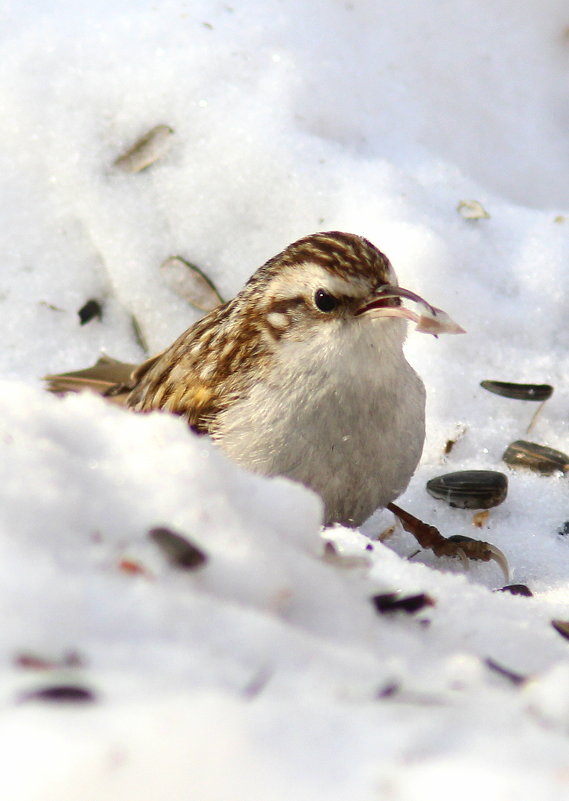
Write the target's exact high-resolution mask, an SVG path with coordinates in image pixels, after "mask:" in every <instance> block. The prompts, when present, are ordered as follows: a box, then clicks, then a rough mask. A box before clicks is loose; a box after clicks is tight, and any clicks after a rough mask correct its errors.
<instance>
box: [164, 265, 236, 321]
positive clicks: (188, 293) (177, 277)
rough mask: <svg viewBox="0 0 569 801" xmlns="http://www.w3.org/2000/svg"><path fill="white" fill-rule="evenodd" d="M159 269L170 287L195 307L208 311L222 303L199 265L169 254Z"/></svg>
mask: <svg viewBox="0 0 569 801" xmlns="http://www.w3.org/2000/svg"><path fill="white" fill-rule="evenodd" d="M160 269H161V271H162V276H163V278H164V281H165V282H166V284H167V285H168V286H169V287H170V289H172V290H174V292H176V294H177V295H179V296H180V297H181V298H184V300H187V301H188V303H191V304H192V306H195V307H196V309H200V311H204V312H208V311H211V310H212V309H215V307H216V306H219V304H220V303H223V298H222V297H221V295H220V294H219V292H218V291H217V288H216V286H215V284H214V283H213V281H211V279H210V278H208V277H207V275H206V274H205V273H204V272H203V271H202V270H200V268H199V267H197V266H196V265H195V264H192V262H190V261H187V260H186V259H183V258H182V257H181V256H170V257H169V258H167V259H166V260H165V261H163V262H162V264H161V265H160Z"/></svg>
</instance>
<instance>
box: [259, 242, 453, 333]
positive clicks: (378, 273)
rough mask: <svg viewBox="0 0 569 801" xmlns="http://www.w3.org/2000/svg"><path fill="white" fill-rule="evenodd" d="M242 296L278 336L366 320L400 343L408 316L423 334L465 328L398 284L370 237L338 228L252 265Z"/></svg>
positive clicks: (363, 327)
mask: <svg viewBox="0 0 569 801" xmlns="http://www.w3.org/2000/svg"><path fill="white" fill-rule="evenodd" d="M243 294H244V296H245V297H246V299H247V305H249V306H250V308H253V307H254V308H255V314H256V315H257V317H258V319H261V320H262V321H263V325H264V327H265V330H266V331H267V332H268V334H269V336H270V337H271V338H273V339H274V340H276V341H278V340H281V339H283V340H290V341H303V340H306V339H308V338H310V337H311V336H316V335H318V334H321V333H324V332H326V331H328V332H330V333H331V332H335V331H339V330H346V331H347V330H350V331H351V332H353V333H355V334H357V333H358V332H364V331H370V326H371V327H372V328H374V329H375V331H376V333H378V332H377V324H378V323H380V324H381V325H387V326H389V331H390V333H391V334H393V335H394V336H396V337H397V338H398V339H400V340H401V341H403V338H404V336H405V326H404V324H403V321H404V320H405V319H407V320H411V321H413V322H415V323H416V324H417V329H416V330H418V331H420V332H423V333H430V334H435V335H436V334H439V333H455V334H456V333H462V331H463V329H462V328H460V326H458V325H457V324H456V323H454V322H453V321H452V320H451V319H450V317H449V316H448V315H447V314H446V313H445V312H443V311H442V310H441V309H437V308H435V307H434V306H431V305H430V304H429V303H427V302H426V301H425V300H423V298H421V297H419V295H416V294H415V293H413V292H411V291H410V290H407V289H404V288H402V287H399V286H398V283H397V277H396V275H395V272H394V270H393V267H392V266H391V263H390V261H389V259H388V258H387V257H386V256H385V255H384V254H383V253H381V251H379V250H378V249H377V248H376V247H375V246H374V245H372V244H371V242H368V240H367V239H364V238H363V237H360V236H355V235H354V234H345V233H340V232H338V231H331V232H328V233H318V234H312V235H311V236H307V237H304V238H303V239H300V240H298V241H297V242H294V243H293V244H292V245H289V246H288V247H287V248H286V249H285V250H284V251H283V252H282V253H280V254H278V255H277V256H275V257H274V258H273V259H271V260H270V261H268V262H267V263H266V264H265V265H264V266H263V267H261V268H260V269H259V270H257V272H256V273H255V274H254V275H253V276H252V278H251V279H250V280H249V282H248V283H247V285H246V287H245V289H244V290H243ZM404 301H411V302H412V303H413V304H415V306H416V307H417V310H413V309H410V308H409V307H408V306H407V305H405V304H404ZM380 321H381V322H380Z"/></svg>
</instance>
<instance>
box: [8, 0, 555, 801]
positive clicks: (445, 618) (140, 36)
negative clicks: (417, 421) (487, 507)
mask: <svg viewBox="0 0 569 801" xmlns="http://www.w3.org/2000/svg"><path fill="white" fill-rule="evenodd" d="M245 5H246V7H240V6H238V5H235V6H230V5H227V4H223V3H217V2H213V1H212V0H207V1H206V0H203V2H195V3H192V4H187V3H185V2H182V0H172V2H158V3H152V4H150V3H146V2H143V3H140V2H137V3H135V2H134V1H133V0H122V2H116V0H115V2H113V3H110V2H107V1H106V0H97V2H94V3H91V4H90V6H89V9H84V8H81V7H79V6H78V5H77V4H74V3H66V2H63V0H60V2H57V3H55V4H54V3H50V4H47V3H43V2H36V3H34V9H33V13H32V11H31V9H27V8H26V7H25V5H16V4H13V5H12V6H7V7H6V8H5V9H3V10H2V26H1V30H0V54H1V58H0V65H1V66H0V85H1V87H2V104H3V121H2V128H1V130H0V138H1V141H2V147H1V148H0V165H1V169H0V202H1V204H2V220H3V225H2V227H1V230H0V242H1V249H2V270H1V276H0V319H1V321H2V340H3V347H2V350H1V351H0V375H1V377H2V378H1V386H0V449H1V454H2V456H1V459H0V471H1V481H0V519H1V525H0V549H1V551H2V559H1V561H0V576H1V581H0V603H1V604H2V609H3V615H2V627H1V628H0V665H1V669H2V678H3V681H2V685H1V687H2V692H1V697H0V703H1V704H2V716H1V717H0V753H2V756H3V759H2V770H1V771H0V796H1V797H2V798H7V799H8V798H9V799H15V800H16V801H23V800H24V799H25V800H26V801H27V800H28V799H30V801H36V800H37V801H40V800H41V801H52V799H57V801H75V799H77V798H81V799H82V800H83V801H91V800H92V801H102V800H103V799H104V800H105V801H109V799H112V801H115V800H118V801H132V799H137V801H173V799H200V801H209V800H210V799H211V801H214V800H215V801H225V800H226V799H227V800H231V801H232V800H233V799H235V800H236V801H244V800H246V801H257V800H258V799H259V800H260V799H262V800H263V801H267V800H269V801H273V800H274V801H279V800H280V799H281V798H282V799H287V801H288V799H290V798H294V799H295V800H296V801H305V800H306V801H319V799H322V801H334V800H335V799H338V801H340V799H342V801H344V799H346V798H350V799H354V801H368V799H377V798H381V799H398V800H399V799H402V800H403V801H419V800H420V801H430V799H435V798H436V799H437V801H447V799H448V801H450V800H451V799H452V801H454V799H455V797H456V796H457V794H460V796H461V797H463V798H467V799H469V798H473V799H474V798H476V799H479V798H485V799H490V800H492V799H496V801H502V800H503V799H508V798H514V797H515V798H516V799H518V801H524V800H525V799H528V801H529V799H532V801H533V799H535V798H536V797H538V798H540V799H541V798H543V799H550V798H551V799H559V798H564V797H565V796H566V795H567V794H568V787H569V765H568V764H567V746H568V742H567V738H568V736H569V661H568V648H569V643H568V642H567V640H566V639H565V638H564V637H563V636H562V634H561V633H560V631H561V632H563V631H564V630H565V631H566V628H565V629H564V625H565V624H566V623H567V621H568V620H569V607H568V599H569V595H568V592H567V577H568V575H569V550H568V549H569V542H568V538H567V536H566V534H564V533H563V532H564V531H566V527H564V523H565V521H566V520H567V517H568V514H567V487H566V484H565V481H566V479H565V478H564V476H563V475H561V474H558V475H553V476H550V477H547V478H545V477H542V476H539V475H536V474H533V473H529V472H528V473H524V472H514V471H508V468H506V467H505V465H504V464H503V462H502V461H501V455H502V453H503V451H504V449H505V447H506V446H507V445H508V444H509V443H510V442H511V441H513V440H515V439H519V438H523V437H524V436H525V429H526V427H527V424H528V422H529V419H530V416H531V412H532V411H533V409H532V410H530V409H528V408H527V405H526V404H524V403H523V402H517V401H509V400H505V399H501V398H496V396H491V395H490V394H488V393H485V392H484V391H483V390H481V389H480V388H479V381H480V380H482V379H499V380H505V381H525V382H538V383H539V382H547V383H550V384H552V385H553V386H554V387H555V393H554V395H553V397H552V398H551V400H549V401H548V403H547V406H546V407H545V409H544V410H543V412H542V414H541V416H540V418H539V420H538V422H537V423H536V426H535V428H534V430H533V431H532V438H533V439H535V441H536V442H539V443H542V444H545V445H549V446H551V447H554V448H558V449H561V450H565V451H567V450H569V423H568V420H567V388H566V387H567V384H566V380H567V378H566V377H567V375H568V374H569V364H568V359H569V357H568V355H567V354H568V352H569V349H568V347H567V344H568V335H567V324H566V318H567V310H566V297H567V294H568V291H569V286H568V284H569V277H568V275H569V274H568V272H567V260H568V257H569V237H568V234H567V230H568V229H567V225H568V224H569V223H568V222H567V214H568V210H567V208H566V187H567V184H568V180H569V175H568V172H569V161H568V159H567V141H566V110H567V78H566V69H567V58H568V57H569V45H568V42H567V35H566V26H567V23H568V20H567V15H566V8H565V6H564V4H563V3H561V2H557V1H556V0H548V2H546V3H545V5H544V4H543V3H541V4H539V8H538V6H537V5H535V7H534V6H533V5H532V4H525V5H522V6H520V5H519V4H518V3H514V2H513V0H498V2H494V3H493V4H492V7H491V8H490V7H489V6H487V5H484V4H480V3H473V2H471V0H457V2H455V3H454V4H452V6H450V5H448V4H447V3H444V2H442V0H435V2H433V3H428V4H425V3H420V2H409V3H405V4H400V3H397V2H395V0H382V2H381V3H378V2H372V0H361V1H360V0H358V1H357V2H353V3H341V2H330V0H326V2H325V0H311V1H310V2H309V3H306V2H304V0H303V2H301V1H300V0H286V2H279V1H278V0H262V2H261V0H258V1H257V0H250V2H248V3H247V4H245ZM157 127H158V128H159V130H160V131H162V133H163V134H164V136H163V137H162V140H161V144H160V153H158V156H159V158H157V160H156V162H155V163H153V164H151V166H147V167H146V169H144V170H142V171H140V172H136V170H135V169H133V168H132V158H131V156H130V155H129V157H128V165H130V166H128V169H126V168H125V165H124V162H123V167H122V168H121V166H120V157H121V156H123V155H124V154H126V153H127V151H128V150H129V148H130V146H131V145H132V144H133V142H135V141H136V140H137V139H138V138H139V137H140V136H142V135H144V134H145V133H146V132H147V131H149V130H151V129H153V128H157ZM172 132H173V133H172ZM166 134H167V136H166ZM166 141H167V143H168V147H166V146H165V143H166ZM147 158H148V154H145V155H144V159H147ZM117 159H119V162H118V164H117ZM560 204H565V207H563V205H560ZM457 209H461V210H462V211H461V212H460V213H458V212H457ZM465 209H466V210H467V212H468V213H466V214H465V212H464V210H465ZM473 210H474V211H473ZM477 210H478V211H477ZM480 210H481V211H480ZM331 229H340V230H346V231H352V232H354V233H359V234H362V235H364V236H367V237H368V238H369V239H371V240H372V241H373V242H374V243H375V244H377V245H378V246H379V247H380V248H381V249H383V250H384V251H385V252H386V253H387V254H388V255H389V257H390V259H391V260H392V262H393V263H394V265H395V268H396V270H397V272H398V274H399V278H400V280H401V282H402V284H404V285H405V286H408V287H409V288H411V289H413V290H415V291H416V292H420V293H422V294H424V295H425V296H427V297H428V298H429V300H432V301H433V302H434V303H436V305H437V306H441V307H443V308H445V309H446V310H448V311H449V313H451V314H452V316H453V317H455V318H456V319H457V321H458V322H459V323H460V324H462V325H464V327H465V328H466V329H467V331H468V335H467V336H465V337H460V338H458V337H457V338H447V339H446V340H443V339H441V341H434V340H432V339H431V338H427V337H424V336H423V337H421V336H420V335H414V334H411V335H410V337H409V341H408V346H407V353H408V356H409V359H410V360H411V361H412V363H413V364H414V366H415V367H416V369H417V370H418V372H419V373H420V374H421V375H422V377H423V379H424V380H425V383H426V385H427V391H428V397H429V401H428V408H427V418H428V432H427V442H426V446H425V451H424V454H423V460H422V463H421V465H420V467H419V469H418V471H417V473H416V475H415V477H414V479H413V481H412V483H411V485H410V487H409V489H408V491H407V493H406V494H405V498H404V499H403V500H402V504H403V505H404V506H406V507H408V508H409V509H410V510H411V511H413V512H414V513H416V514H418V515H419V516H422V517H423V518H426V519H428V520H430V521H431V522H433V523H434V524H435V525H437V526H438V527H440V528H441V530H443V531H444V533H445V534H447V535H448V534H452V533H458V534H464V535H470V536H479V537H481V538H484V539H488V540H490V541H491V542H494V543H495V544H496V545H497V546H498V547H500V548H501V549H502V550H503V551H504V552H505V553H506V554H507V556H508V559H509V562H510V565H511V567H512V569H513V574H514V581H516V582H518V583H523V584H527V585H528V586H529V587H530V588H531V590H532V591H533V597H529V598H527V597H520V596H514V595H511V594H508V593H504V592H492V590H494V589H496V588H498V587H499V586H500V583H501V577H500V574H499V571H498V568H497V567H496V566H495V565H472V566H471V568H470V570H469V571H468V572H467V573H465V572H464V571H463V569H462V567H461V565H460V564H455V563H454V562H450V561H449V560H440V561H439V562H437V560H436V559H434V558H433V557H432V556H431V555H430V554H420V555H418V556H417V557H414V558H413V559H409V557H411V556H412V554H413V552H414V551H415V544H414V543H413V542H412V541H411V539H410V538H409V537H408V536H407V535H405V534H403V533H402V532H400V531H399V532H397V533H396V534H395V535H394V536H393V537H392V538H391V539H390V540H389V541H388V543H387V544H386V545H384V544H381V543H379V542H378V541H377V540H376V538H377V535H378V534H379V533H380V532H381V531H382V530H384V529H385V528H387V527H388V526H389V525H390V524H391V522H392V521H391V516H390V515H388V514H386V513H384V512H378V514H377V515H375V516H374V517H373V518H372V519H371V520H370V521H369V522H368V523H367V524H366V526H365V527H364V528H365V534H367V535H369V536H371V537H372V539H371V540H370V539H369V538H368V537H367V536H365V534H364V533H363V532H361V531H351V530H347V529H342V528H340V527H336V528H333V529H328V530H325V531H322V530H321V528H320V523H321V507H320V502H319V499H318V498H316V497H315V496H314V495H313V494H312V493H310V492H308V491H307V490H305V489H304V488H302V487H299V486H296V485H294V484H292V483H291V482H289V481H286V480H284V479H272V480H268V479H264V478H260V477H257V476H253V475H248V474H246V473H244V472H243V471H241V470H239V469H238V468H237V467H235V466H234V465H233V464H231V463H230V462H228V461H227V459H226V458H225V457H224V456H223V454H221V453H220V452H219V451H218V450H217V449H216V448H215V447H214V446H213V445H212V444H211V443H210V442H209V441H207V440H206V439H203V438H201V439H200V438H197V437H195V436H194V435H193V434H192V433H191V432H190V431H188V430H187V428H186V426H184V424H183V423H182V421H181V420H178V419H175V418H171V417H168V416H165V415H160V414H157V415H148V416H136V415H133V414H129V413H127V412H125V411H123V410H120V409H116V408H112V407H110V406H108V405H106V404H105V403H104V402H103V401H102V400H100V399H98V398H95V397H92V396H82V397H79V396H73V397H68V398H65V399H63V400H60V399H57V398H54V397H52V396H50V395H48V394H47V393H45V392H44V391H43V389H42V387H41V385H40V381H39V377H40V376H41V375H43V374H45V373H48V372H58V371H63V370H71V369H76V368H78V367H83V366H85V365H87V364H89V363H92V362H93V361H94V360H95V358H96V356H97V355H98V353H99V352H100V351H101V350H103V351H106V352H108V353H110V354H111V355H113V356H116V357H117V358H122V359H125V360H129V361H133V362H134V361H137V360H141V359H142V358H144V353H143V350H142V348H141V344H140V341H138V340H137V337H136V336H135V334H134V332H133V328H132V318H133V316H134V317H135V318H136V321H137V323H138V326H139V332H140V333H141V334H142V338H143V339H144V340H145V341H146V343H147V345H148V348H149V349H150V351H152V352H154V351H156V350H158V349H160V348H162V347H164V346H166V345H167V344H169V343H170V342H171V341H172V339H173V338H174V337H175V336H177V335H178V334H179V333H180V332H181V331H182V330H184V329H185V328H186V327H187V326H188V325H190V324H191V323H192V322H194V321H195V320H196V319H197V318H198V316H199V314H200V312H198V311H197V310H194V309H192V308H190V307H188V305H187V304H186V303H185V302H184V300H183V299H182V298H181V297H180V296H179V295H178V294H176V292H175V291H173V289H172V288H171V286H169V285H168V284H167V282H166V281H165V280H164V276H163V272H164V271H163V270H162V271H161V270H160V265H161V264H162V263H164V261H165V260H166V259H168V258H171V257H174V256H179V257H181V258H184V259H187V260H189V261H190V262H192V263H194V264H196V265H198V267H199V268H200V269H201V270H202V271H203V272H204V273H205V274H206V275H207V276H208V277H209V278H211V279H212V280H213V281H214V282H215V284H216V286H217V287H218V289H219V291H220V293H221V294H222V295H223V296H224V297H231V296H232V295H233V294H234V293H235V292H236V291H238V289H239V288H240V286H241V285H242V284H243V282H244V281H245V280H246V278H247V277H248V276H249V275H250V274H251V272H253V270H254V269H255V268H256V267H258V266H259V265H260V264H261V263H263V262H264V261H265V260H266V259H267V258H269V257H271V256H273V255H274V254H275V253H277V252H278V251H279V250H280V249H282V247H284V246H285V245H286V244H288V243H289V242H290V241H293V240H294V239H296V238H298V237H300V236H302V235H305V234H307V233H311V232H313V231H316V230H331ZM89 300H96V301H97V304H95V305H94V306H91V307H90V308H91V309H94V310H95V311H96V310H97V309H99V308H100V309H101V310H102V317H101V316H100V315H99V314H98V313H97V314H95V315H94V316H93V317H92V318H90V317H89V315H87V314H86V312H83V313H82V315H81V317H80V316H78V312H79V310H81V309H84V308H85V304H86V303H87V301H89ZM81 323H82V324H81ZM449 441H453V442H454V446H453V447H452V450H451V451H450V452H448V453H446V454H445V444H446V443H447V442H449ZM402 446H403V445H402ZM477 468H488V469H498V470H503V471H507V472H508V477H509V493H508V497H507V499H506V500H505V502H504V503H503V504H502V505H501V506H499V507H497V508H496V509H494V510H491V513H490V516H489V518H488V520H487V522H486V523H483V524H482V525H483V526H484V527H483V528H482V529H477V528H473V526H472V513H471V512H468V511H461V510H455V509H450V508H449V507H447V506H445V505H444V504H442V503H441V502H439V501H435V500H433V499H432V498H430V497H429V496H428V495H427V494H426V493H425V490H424V485H425V481H426V480H427V479H428V478H431V477H433V476H435V475H437V474H440V473H443V472H447V471H450V470H458V469H477ZM156 528H162V529H167V530H168V531H169V532H171V533H170V534H168V536H170V537H172V536H173V537H175V536H176V535H180V536H181V537H183V538H185V539H187V541H188V542H189V543H191V545H193V546H194V547H195V549H197V552H199V553H201V554H203V556H204V557H205V562H204V563H203V564H201V566H196V567H195V568H194V569H184V568H183V567H182V566H180V565H176V564H175V563H174V561H173V559H172V554H171V553H168V552H167V551H165V550H164V549H163V548H161V547H160V544H159V542H158V541H157V537H156V536H153V535H152V534H151V532H152V531H153V530H154V529H156ZM326 543H333V547H332V546H330V545H328V546H326ZM189 547H190V546H189ZM391 593H396V599H398V598H406V597H408V596H419V599H418V601H417V610H416V611H415V612H412V613H406V612H405V611H402V610H399V611H392V612H391V613H389V612H385V607H386V606H389V602H390V600H391V599H390V598H389V597H388V598H387V599H384V601H382V603H379V604H378V603H377V602H373V600H372V599H374V597H376V596H377V595H387V596H389V594H391ZM379 609H383V610H384V613H383V614H380V612H379V611H378V610H379ZM552 621H557V623H556V626H557V628H554V627H553V626H552ZM559 622H560V623H561V625H560V624H559Z"/></svg>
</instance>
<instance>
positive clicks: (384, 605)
mask: <svg viewBox="0 0 569 801" xmlns="http://www.w3.org/2000/svg"><path fill="white" fill-rule="evenodd" d="M371 602H372V603H373V605H374V606H375V608H376V610H377V611H378V612H379V613H380V614H381V615H385V614H389V613H391V612H407V614H409V615H412V614H414V613H415V612H420V611H421V609H424V608H425V607H426V606H434V605H435V602H434V600H433V599H432V598H431V597H430V595H427V593H426V592H420V593H418V594H417V595H405V596H400V595H398V594H397V593H396V592H386V593H382V594H380V595H374V596H373V597H372V599H371Z"/></svg>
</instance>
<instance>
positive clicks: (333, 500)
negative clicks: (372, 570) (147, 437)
mask: <svg viewBox="0 0 569 801" xmlns="http://www.w3.org/2000/svg"><path fill="white" fill-rule="evenodd" d="M365 344H366V343H365V342H364V343H362V342H359V343H358V347H357V348H355V349H346V348H344V350H343V351H342V352H338V351H336V350H333V349H330V348H327V347H326V342H324V343H322V342H315V343H313V344H312V345H308V346H306V345H303V346H299V347H297V348H291V349H290V350H289V352H288V353H286V354H285V358H286V366H285V367H283V364H282V363H281V364H280V365H279V366H278V368H277V369H275V370H274V371H272V373H270V374H269V375H268V376H267V377H266V379H265V380H262V381H259V382H258V383H256V384H255V385H254V386H253V387H252V388H251V390H250V392H249V393H248V395H247V396H246V397H245V398H244V399H243V400H241V401H238V402H237V403H235V404H233V406H232V407H231V408H230V409H228V410H227V411H226V412H224V413H223V415H222V416H221V417H220V419H219V426H218V430H217V436H216V439H218V441H219V443H220V445H221V446H222V447H223V449H224V450H225V451H226V452H227V453H228V455H229V456H230V457H231V458H233V459H234V460H235V461H237V462H238V463H240V464H241V465H243V466H244V467H247V468H248V469H251V470H254V471H255V472H259V473H262V474H265V475H284V476H288V477H289V478H292V479H295V480H297V481H300V482H302V483H303V484H305V485H307V486H309V487H311V488H312V489H313V490H315V491H316V492H318V493H319V494H320V496H321V497H322V498H323V500H324V504H325V517H326V521H327V522H333V521H335V520H338V521H340V522H344V523H348V524H352V525H357V524H359V523H360V522H362V521H363V519H365V518H366V517H367V516H369V514H371V513H372V512H373V511H374V510H375V509H376V508H377V507H378V506H380V505H384V504H386V503H388V502H389V501H390V500H393V498H395V497H396V496H397V495H398V494H400V492H402V491H403V490H404V489H405V487H406V485H407V483H408V481H409V478H410V476H411V474H412V472H413V470H414V469H415V466H416V464H417V461H418V459H419V456H420V453H421V449H422V444H423V437H424V390H423V385H422V383H421V381H420V380H419V379H418V377H417V376H416V374H415V373H414V371H413V370H412V369H411V367H410V366H409V365H408V363H407V361H406V360H405V358H404V356H403V353H402V351H401V349H400V348H396V349H395V350H393V349H388V350H387V353H388V354H389V355H388V356H386V357H382V354H381V352H378V349H377V347H376V346H375V343H373V346H370V347H366V346H365Z"/></svg>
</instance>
